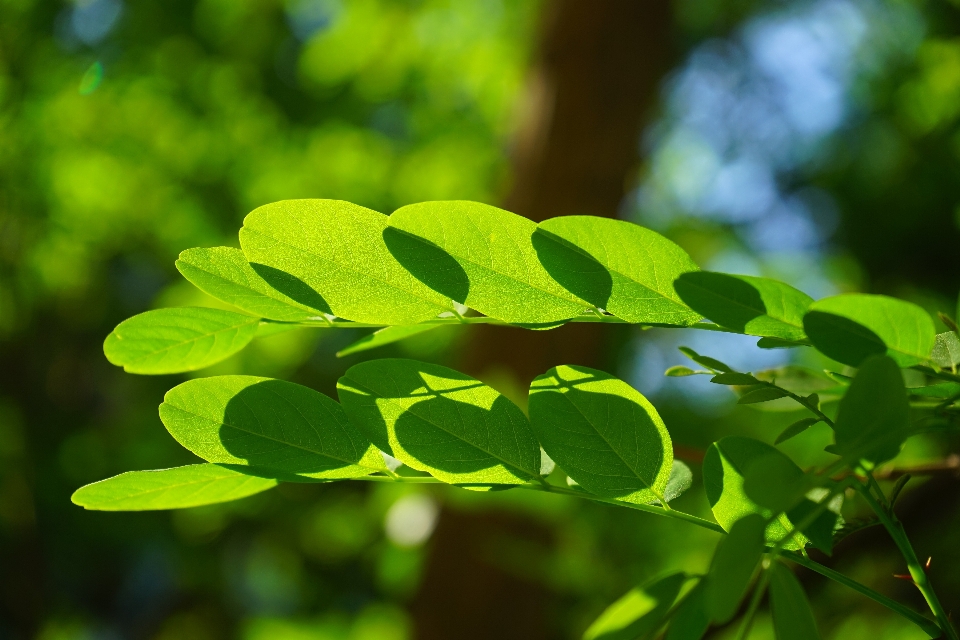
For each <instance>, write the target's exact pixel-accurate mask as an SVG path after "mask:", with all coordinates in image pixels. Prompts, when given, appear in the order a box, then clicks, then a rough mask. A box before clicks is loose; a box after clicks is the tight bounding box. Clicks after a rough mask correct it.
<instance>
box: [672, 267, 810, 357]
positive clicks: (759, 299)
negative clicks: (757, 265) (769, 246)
mask: <svg viewBox="0 0 960 640" xmlns="http://www.w3.org/2000/svg"><path fill="white" fill-rule="evenodd" d="M674 286H676V288H677V293H679V294H680V298H681V299H682V300H683V301H684V302H685V303H686V304H687V305H689V306H690V307H691V308H693V309H694V310H695V311H696V312H697V313H699V314H701V315H703V316H705V317H706V318H709V319H710V320H712V321H714V322H716V323H717V324H718V325H720V326H721V327H726V328H727V329H733V330H734V331H738V332H740V333H746V334H748V335H752V336H766V337H771V338H780V339H781V340H790V341H795V340H803V339H804V338H806V336H805V335H804V331H803V314H804V313H806V311H807V307H809V306H810V303H811V302H813V298H811V297H810V296H808V295H807V294H805V293H803V292H802V291H798V290H797V289H794V288H793V287H791V286H790V285H787V284H784V283H782V282H778V281H776V280H771V279H770V278H758V277H755V276H737V275H729V274H726V273H713V272H710V271H701V272H694V273H685V274H683V275H682V276H680V277H679V278H678V279H677V281H676V282H675V283H674Z"/></svg>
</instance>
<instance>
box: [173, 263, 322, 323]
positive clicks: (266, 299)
mask: <svg viewBox="0 0 960 640" xmlns="http://www.w3.org/2000/svg"><path fill="white" fill-rule="evenodd" d="M176 266H177V270H178V271H180V273H182V274H183V277H185V278H186V279H187V280H189V281H190V282H192V283H193V284H194V285H195V286H196V287H197V288H198V289H200V290H201V291H204V292H206V293H208V294H210V295H211V296H213V297H214V298H217V299H218V300H223V301H224V302H226V303H227V304H232V305H233V306H235V307H237V308H238V309H242V310H244V311H247V312H249V313H252V314H254V315H256V316H259V317H261V318H270V319H271V320H281V321H285V322H298V321H301V320H307V319H309V318H316V317H317V316H318V315H319V314H320V311H319V310H317V309H311V308H310V307H308V306H305V305H302V304H300V303H298V302H297V301H296V300H294V299H293V298H291V297H289V296H286V295H284V294H282V293H280V292H279V291H277V290H276V289H274V288H273V287H271V286H270V285H269V284H267V281H266V280H264V279H263V278H262V277H261V276H260V274H258V273H257V272H256V271H254V270H253V267H251V266H250V263H249V262H247V257H246V256H245V255H243V251H240V250H239V249H231V248H230V247H213V248H211V249H187V250H186V251H183V252H182V253H181V254H180V257H179V259H178V260H177V262H176Z"/></svg>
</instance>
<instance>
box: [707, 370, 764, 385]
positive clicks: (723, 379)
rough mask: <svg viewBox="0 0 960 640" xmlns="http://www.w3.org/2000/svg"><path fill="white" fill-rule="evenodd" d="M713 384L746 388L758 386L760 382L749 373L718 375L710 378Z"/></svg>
mask: <svg viewBox="0 0 960 640" xmlns="http://www.w3.org/2000/svg"><path fill="white" fill-rule="evenodd" d="M710 382H712V383H714V384H725V385H728V386H741V387H746V386H750V385H754V384H760V381H759V380H757V379H756V378H754V377H753V376H752V375H750V374H749V373H718V374H717V375H715V376H713V377H712V378H710Z"/></svg>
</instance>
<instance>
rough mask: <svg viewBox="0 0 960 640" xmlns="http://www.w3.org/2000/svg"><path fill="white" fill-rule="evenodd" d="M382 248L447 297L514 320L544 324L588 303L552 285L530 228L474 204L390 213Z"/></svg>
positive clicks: (503, 213) (518, 218)
mask: <svg viewBox="0 0 960 640" xmlns="http://www.w3.org/2000/svg"><path fill="white" fill-rule="evenodd" d="M390 228H391V232H387V233H386V234H384V237H385V239H386V241H387V246H389V247H390V251H391V252H392V253H393V255H394V256H396V258H397V260H399V261H400V263H401V264H402V265H403V266H405V267H406V268H407V269H409V270H410V272H411V273H412V274H414V275H415V276H417V278H419V279H420V280H422V281H423V282H425V283H426V284H427V285H429V286H430V287H432V288H433V289H434V290H436V291H438V292H440V293H442V294H443V295H444V296H446V297H448V298H452V299H453V300H456V301H457V302H460V303H462V304H465V305H466V306H468V307H470V308H472V309H476V310H477V311H479V312H480V313H483V314H485V315H488V316H491V317H493V318H498V319H500V320H503V321H505V322H513V323H550V322H555V321H559V320H567V319H569V318H572V317H574V316H577V315H580V314H581V313H582V312H583V311H584V310H585V309H587V308H588V307H589V306H590V305H589V303H587V302H586V301H585V300H583V299H581V298H579V297H578V296H576V295H574V294H573V293H571V292H569V291H567V290H566V289H564V288H563V287H562V286H560V284H559V283H557V281H556V280H554V279H553V278H552V277H551V276H550V274H549V273H547V270H546V269H544V267H543V265H541V264H540V260H539V258H538V257H537V252H536V251H535V250H534V247H533V242H532V240H531V238H532V236H533V234H534V232H535V231H536V230H537V225H536V223H535V222H532V221H530V220H528V219H526V218H524V217H521V216H518V215H516V214H514V213H510V212H509V211H504V210H503V209H497V208H496V207H491V206H490V205H485V204H480V203H479V202H465V201H450V202H421V203H420V204H412V205H408V206H406V207H402V208H401V209H398V210H397V211H394V212H393V214H392V215H391V216H390Z"/></svg>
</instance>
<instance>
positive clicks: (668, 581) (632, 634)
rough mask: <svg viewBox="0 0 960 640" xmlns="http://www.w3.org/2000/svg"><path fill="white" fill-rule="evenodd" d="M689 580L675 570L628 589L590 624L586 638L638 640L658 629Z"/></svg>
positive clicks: (585, 634) (591, 639)
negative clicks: (637, 639)
mask: <svg viewBox="0 0 960 640" xmlns="http://www.w3.org/2000/svg"><path fill="white" fill-rule="evenodd" d="M686 580H687V577H686V575H685V574H683V573H672V574H670V575H668V576H665V577H663V578H657V579H654V580H651V581H650V582H647V583H646V584H644V585H641V586H639V587H637V588H635V589H633V590H631V591H628V592H627V593H626V595H624V596H623V597H622V598H620V599H619V600H617V601H616V602H614V603H613V604H612V605H610V606H609V607H607V610H606V611H604V612H603V613H602V614H600V617H599V618H597V619H596V621H594V623H593V624H591V625H590V627H589V628H588V629H587V631H586V632H585V633H584V634H583V638H584V640H635V639H636V638H639V637H643V636H645V635H646V634H648V633H650V632H652V631H656V630H657V628H658V627H659V626H660V625H661V624H662V622H663V618H664V616H665V615H666V613H667V612H668V611H669V610H670V607H672V606H673V603H674V602H676V600H677V596H678V595H679V594H680V589H681V588H682V587H683V583H684V582H686Z"/></svg>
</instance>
